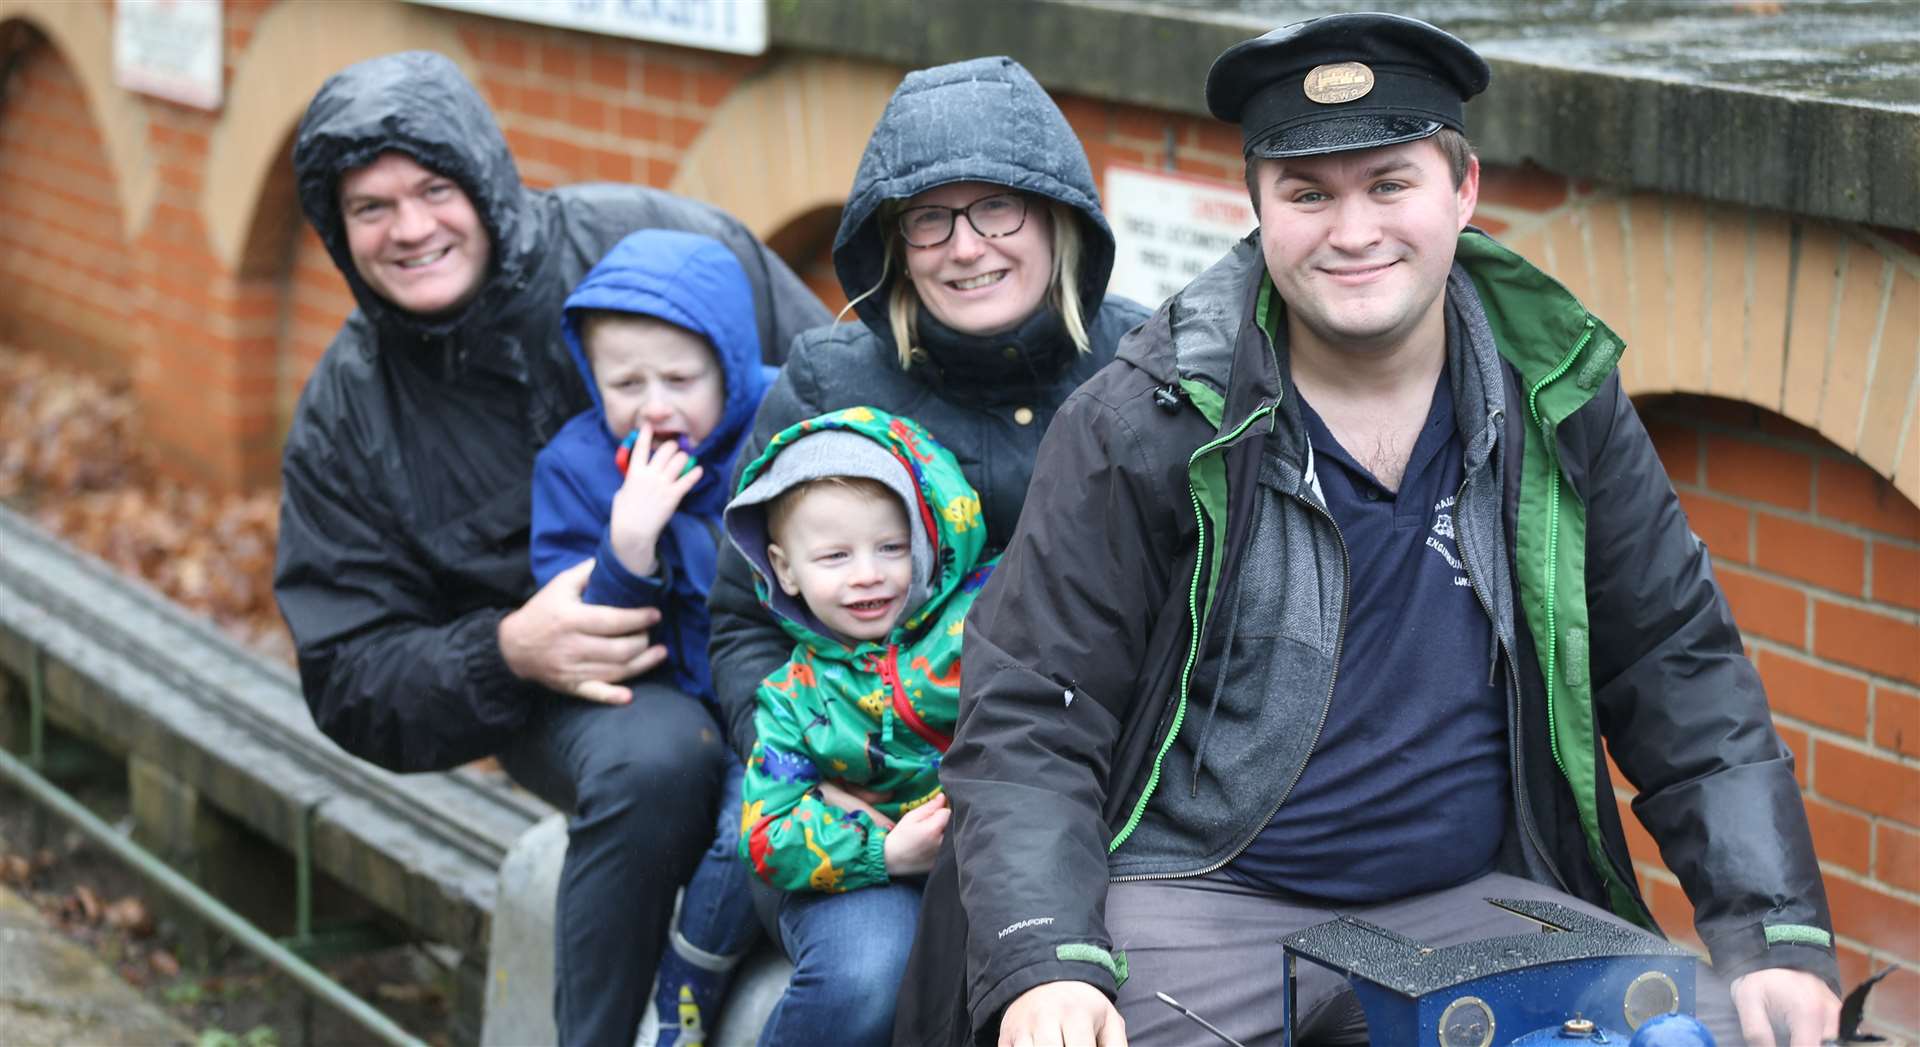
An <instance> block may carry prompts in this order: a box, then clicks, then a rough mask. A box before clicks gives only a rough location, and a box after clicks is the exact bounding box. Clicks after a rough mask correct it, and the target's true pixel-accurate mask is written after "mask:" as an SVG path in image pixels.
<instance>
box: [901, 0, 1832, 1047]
mask: <svg viewBox="0 0 1920 1047" xmlns="http://www.w3.org/2000/svg"><path fill="white" fill-rule="evenodd" d="M1489 76H1490V73H1489V69H1488V67H1487V64H1486V63H1485V62H1484V61H1483V60H1482V59H1481V58H1480V56H1479V55H1477V54H1476V53H1474V51H1473V50H1472V49H1471V48H1470V47H1468V46H1467V45H1466V44H1464V43H1462V42H1461V41H1459V40H1457V39H1455V38H1454V37H1452V36H1450V35H1448V34H1446V33H1444V32H1442V31H1440V30H1439V29H1436V28H1434V27H1433V26H1430V25H1427V24H1426V23H1424V22H1420V21H1417V20H1415V19H1411V18H1403V17H1398V16H1394V15H1384V14H1351V15H1338V16H1332V17H1327V18H1320V19H1315V20H1313V21H1309V22H1303V23H1301V24H1299V25H1295V26H1290V27H1287V28H1284V29H1280V30H1277V31H1275V32H1273V33H1269V34H1267V35H1266V36H1263V37H1260V38H1258V39H1256V40H1250V41H1247V42H1245V43H1242V44H1239V45H1237V46H1235V47H1233V48H1231V49H1229V50H1228V51H1227V52H1226V53H1225V54H1223V55H1221V56H1220V58H1219V60H1218V61H1217V62H1215V64H1214V66H1213V70H1212V72H1211V73H1210V74H1209V75H1208V78H1207V101H1208V105H1209V107H1210V108H1211V109H1212V111H1213V113H1214V115H1216V116H1218V117H1219V118H1221V119H1223V120H1227V121H1230V122H1234V123H1237V124H1239V125H1240V127H1241V129H1242V132H1243V135H1244V140H1245V149H1246V157H1247V182H1248V188H1249V190H1250V191H1251V192H1252V194H1253V202H1254V207H1255V210H1256V211H1257V212H1258V214H1259V217H1260V228H1259V230H1258V232H1257V234H1255V235H1252V236H1249V237H1248V238H1247V239H1246V240H1245V241H1243V242H1241V243H1240V244H1239V245H1237V246H1236V247H1234V248H1233V250H1231V251H1230V252H1228V254H1227V255H1226V256H1225V257H1223V258H1222V259H1220V261H1219V262H1217V263H1216V264H1215V265H1214V266H1213V267H1212V268H1211V269H1209V270H1208V271H1207V272H1205V273H1203V274H1201V275H1200V276H1199V277H1197V278H1195V279H1194V281H1193V282H1192V283H1190V284H1189V285H1188V286H1187V287H1186V288H1185V289H1184V290H1182V291H1181V292H1180V293H1179V294H1177V295H1176V296H1174V298H1173V299H1172V300H1170V301H1169V302H1168V303H1166V304H1165V305H1164V306H1162V307H1161V308H1160V310H1159V311H1158V312H1157V313H1156V314H1155V315H1154V317H1153V318H1152V319H1151V320H1150V321H1148V323H1147V324H1146V325H1145V326H1144V327H1142V328H1140V329H1138V330H1136V331H1135V332H1134V333H1133V334H1132V335H1131V336H1129V339H1128V341H1127V342H1126V343H1123V345H1122V347H1121V349H1120V353H1119V358H1118V359H1117V360H1116V362H1115V363H1113V364H1112V365H1110V366H1109V367H1107V368H1106V369H1105V370H1103V371H1102V372H1100V374H1098V375H1096V376H1095V377H1094V378H1093V379H1092V380H1091V381H1090V382H1088V384H1087V385H1085V386H1083V387H1082V388H1081V389H1080V391H1079V392H1078V393H1077V394H1076V395H1075V397H1074V398H1073V399H1072V400H1070V401H1069V402H1068V403H1067V405H1066V406H1065V407H1064V408H1063V409H1062V411H1061V414H1060V416H1059V418H1058V420H1057V421H1056V423H1055V425H1054V428H1053V429H1052V430H1051V431H1050V432H1049V434H1048V436H1047V440H1046V442H1045V444H1043V445H1042V448H1041V452H1040V458H1039V463H1038V466H1037V468H1036V470H1035V475H1034V482H1033V487H1032V493H1031V494H1030V495H1029V503H1028V511H1027V512H1026V513H1025V514H1024V515H1023V516H1022V525H1021V527H1020V530H1019V531H1018V532H1017V533H1016V534H1015V536H1014V538H1013V541H1012V544H1011V545H1010V546H1009V548H1008V550H1007V552H1006V556H1005V558H1004V559H1003V560H1002V561H1001V565H1000V567H999V569H998V571H996V573H995V575H994V579H993V581H992V582H991V583H990V584H989V585H988V587H987V589H986V591H985V592H983V593H982V595H981V597H980V600H979V602H978V604H976V606H975V608H974V611H973V614H972V616H971V617H970V618H969V621H968V639H967V645H966V653H965V664H964V676H963V678H964V681H965V683H964V697H963V701H962V714H961V721H960V728H959V733H958V735H957V737H956V739H955V742H954V745H953V748H952V749H951V750H950V751H949V753H948V755H947V760H946V763H945V765H944V766H943V768H942V772H941V777H942V780H943V782H944V783H945V785H946V787H947V789H948V792H949V794H950V795H951V797H952V799H953V803H954V809H955V818H954V821H953V825H952V828H951V831H950V837H951V838H952V839H953V841H954V847H953V854H954V856H955V860H956V863H957V864H956V868H957V875H955V876H954V880H953V882H954V883H955V884H956V889H957V891H958V894H959V896H960V900H961V902H962V903H963V906H964V913H965V920H966V925H967V933H966V935H965V942H966V946H965V949H964V952H965V958H966V967H967V971H966V978H965V983H966V986H967V988H966V999H967V1007H968V1013H967V1015H966V1017H965V1018H964V1020H963V1023H964V1024H965V1025H967V1026H968V1028H967V1030H966V1031H967V1032H968V1033H969V1034H974V1035H981V1036H986V1037H994V1036H997V1037H998V1039H999V1042H1001V1043H1003V1044H1059V1043H1067V1044H1086V1043H1097V1044H1101V1045H1106V1047H1111V1045H1114V1044H1120V1043H1124V1042H1127V1041H1128V1040H1132V1041H1133V1042H1136V1043H1152V1044H1162V1043H1195V1044H1200V1043H1212V1042H1215V1041H1214V1040H1213V1039H1212V1037H1211V1034H1210V1033H1208V1032H1206V1031H1205V1030H1203V1029H1201V1028H1200V1027H1199V1026H1198V1025H1195V1024H1192V1023H1190V1022H1189V1021H1188V1020H1187V1019H1186V1018H1184V1017H1183V1016H1181V1015H1180V1014H1178V1013H1176V1012H1175V1011H1173V1010H1171V1009H1169V1008H1166V1007H1164V1006H1162V1005H1161V1004H1160V1003H1158V1002H1157V1001H1155V999H1154V994H1155V993H1156V992H1166V993H1169V994H1171V995H1172V996H1174V997H1176V998H1178V999H1179V1000H1181V1001H1182V1002H1183V1003H1185V1004H1186V1005H1188V1006H1189V1007H1191V1008H1192V1009H1193V1010H1195V1011H1196V1012H1198V1013H1200V1014H1202V1015H1204V1016H1206V1017H1207V1018H1209V1019H1210V1020H1212V1021H1213V1022H1214V1023H1215V1024H1216V1025H1219V1026H1220V1027H1222V1028H1223V1029H1225V1030H1226V1031H1227V1032H1228V1033H1230V1034H1231V1035H1233V1036H1234V1037H1236V1038H1237V1039H1239V1040H1240V1041H1241V1042H1243V1043H1247V1044H1256V1043H1273V1042H1275V1041H1276V1038H1277V1036H1278V1034H1279V1031H1280V1029H1279V1025H1280V1020H1281V1014H1280V1006H1279V1003H1278V1000H1277V992H1276V990H1277V988H1278V986H1279V980H1280V968H1281V946H1280V940H1281V938H1282V937H1283V936H1284V935H1286V934H1288V933H1290V932H1292V931H1296V930H1298V929H1301V928H1303V927H1306V926H1309V925H1312V924H1316V923H1319V922H1321V921H1323V920H1326V919H1328V918H1331V917H1333V916H1335V915H1337V914H1354V915H1358V916H1360V917H1362V918H1364V919H1367V920H1369V921H1371V922H1373V923H1376V924H1379V925H1381V926H1384V927H1387V928H1388V929H1390V930H1393V931H1396V932H1399V933H1401V934H1404V935H1406V936H1408V937H1410V938H1413V939H1416V940H1419V941H1423V942H1426V943H1428V944H1433V945H1446V944H1451V943H1454V942H1459V941H1466V940H1471V939H1477V938H1484V937H1489V936H1493V935H1497V934H1503V933H1516V932H1518V931H1520V930H1523V929H1525V926H1524V925H1521V922H1520V921H1518V920H1517V918H1515V917H1512V916H1511V915H1510V914H1506V913H1503V912H1502V911H1500V910H1497V909H1494V908H1493V907H1491V906H1488V905H1486V904H1485V903H1484V902H1483V901H1482V899H1484V898H1486V897H1502V898H1523V899H1542V900H1552V901H1556V902H1559V903H1561V904H1564V905H1568V906H1571V907H1575V908H1578V909H1581V910H1582V911H1585V912H1588V913H1591V914H1596V915H1599V916H1602V917H1604V918H1605V919H1608V920H1613V921H1627V922H1632V923H1637V924H1643V925H1648V926H1651V922H1652V921H1651V917H1650V916H1649V915H1648V912H1647V908H1646V906H1645V903H1644V901H1643V899H1642V898H1641V897H1640V894H1639V891H1638V889H1637V886H1636V884H1635V880H1634V875H1633V870H1632V865H1631V862H1630V859H1629V857H1628V852H1627V847H1626V843H1625V840H1624V838H1623V836H1622V834H1621V830H1620V826H1619V824H1618V818H1617V815H1616V811H1615V807H1614V801H1613V784H1612V782H1611V781H1610V780H1609V769H1608V764H1607V759H1606V755H1605V754H1607V753H1611V755H1612V757H1613V759H1614V760H1615V761H1617V763H1618V766H1619V768H1620V769H1621V771H1622V772H1623V773H1624V774H1625V776H1626V777H1627V779H1628V780H1629V781H1630V782H1631V783H1632V784H1633V785H1634V786H1635V787H1636V788H1637V789H1638V790H1639V797H1638V799H1637V800H1636V801H1635V804H1634V807H1635V811H1636V813H1637V814H1638V816H1639V817H1640V819H1641V821H1642V822H1643V823H1644V824H1645V825H1646V826H1647V828H1648V829H1649V830H1650V831H1651V832H1652V834H1653V836H1654V838H1655V839H1656V840H1657V841H1658V842H1659V844H1660V847H1661V852H1662V854H1663V856H1664V857H1665V859H1666V862H1667V865H1668V867H1669V868H1671V869H1672V870H1673V871H1674V873H1675V875H1677V876H1678V877H1679V879H1680V881H1681V885H1682V886H1683V887H1684V888H1685V889H1686V891H1687V894H1688V895H1689V897H1691V898H1692V899H1693V900H1694V902H1695V915H1694V922H1695V926H1696V928H1697V929H1698V931H1699V934H1700V936H1701V938H1702V939H1703V940H1704V941H1705V942H1706V943H1707V945H1708V947H1709V948H1710V949H1711V951H1712V959H1713V962H1714V965H1715V968H1716V972H1713V973H1707V972H1703V975H1702V978H1701V981H1700V993H1699V1011H1700V1013H1701V1015H1702V1017H1703V1019H1704V1020H1706V1021H1707V1022H1708V1024H1709V1025H1710V1026H1712V1027H1713V1028H1714V1029H1715V1031H1716V1033H1717V1034H1718V1035H1719V1036H1720V1037H1721V1042H1722V1043H1728V1042H1735V1041H1737V1040H1738V1039H1739V1038H1740V1036H1741V1035H1742V1032H1743V1031H1744V1034H1745V1036H1746V1037H1748V1038H1749V1039H1750V1040H1751V1041H1752V1042H1756V1043H1768V1042H1769V1041H1770V1040H1771V1038H1772V1030H1771V1029H1770V1028H1769V1026H1771V1025H1774V1024H1778V1025H1780V1026H1781V1027H1783V1028H1784V1029H1786V1030H1787V1031H1788V1032H1787V1034H1788V1036H1789V1037H1790V1039H1791V1042H1793V1043H1796V1044H1798V1043H1811V1042H1816V1041H1818V1040H1819V1039H1820V1038H1822V1037H1823V1036H1827V1035H1832V1033H1833V1032H1834V1029H1835V1024H1836V1017H1837V1012H1838V1002H1837V1000H1836V999H1835V997H1834V994H1833V991H1832V988H1831V986H1832V985H1833V984H1834V983H1835V981H1836V968H1835V964H1834V956H1833V948H1832V941H1833V939H1832V934H1831V922H1830V919H1829V916H1828V911H1827V902H1826V896H1825V893H1824V891H1823V889H1822V886H1821V880H1820V871H1819V867H1818V865H1817V864H1816V862H1815V860H1814V854H1813V847H1812V842H1811V839H1810V836H1809V832H1808V829H1807V821H1806V815H1805V812H1804V810H1803V807H1802V804H1801V799H1800V793H1799V790H1798V788H1797V786H1796V785H1795V782H1794V777H1793V765H1792V758H1791V756H1790V754H1789V753H1788V751H1787V749H1786V747H1785V746H1784V745H1782V744H1781V742H1780V739H1779V737H1778V736H1777V735H1776V734H1775V732H1774V730H1773V727H1772V725H1771V721H1770V719H1769V716H1768V710H1767V702H1766V696H1765V695H1764V694H1763V693H1762V690H1761V687H1760V681H1759V678H1758V676H1757V675H1756V674H1755V672H1754V670H1753V667H1752V665H1751V664H1750V663H1749V662H1748V661H1747V659H1746V657H1745V655H1744V654H1743V650H1742V646H1741V640H1740V634H1739V632H1738V631H1737V630H1736V629H1735V627H1734V623H1733V618H1732V616H1731V615H1730V614H1729V612H1728V610H1727V606H1726V602H1725V601H1724V599H1722V597H1721V594H1720V591H1719V589H1718V588H1717V586H1716V584H1715V581H1714V577H1713V572H1712V569H1711V567H1710V566H1709V562H1708V555H1707V550H1706V549H1705V548H1704V547H1703V546H1702V545H1701V543H1700V541H1699V540H1698V539H1697V538H1695V537H1694V535H1693V534H1692V533H1691V532H1690V531H1689V530H1688V528H1687V523H1686V519H1685V517H1684V515H1683V514H1682V513H1681V511H1680V506H1679V503H1678V501H1677V500H1676V499H1675V496H1674V493H1673V489H1672V486H1671V485H1670V483H1669V482H1668V480H1667V477H1666V474H1665V472H1664V471H1663V470H1662V468H1661V465H1660V461H1659V459H1658V458H1657V457H1656V456H1655V453H1654V449H1653V445H1652V443H1651V441H1650V440H1649V439H1648V437H1647V434H1646V431H1645V429H1644V428H1643V427H1642V426H1641V423H1640V420H1639V418H1638V417H1637V416H1636V415H1635V413H1634V410H1633V406H1632V404H1631V403H1630V402H1629V401H1628V399H1627V396H1626V394H1625V392H1624V391H1623V390H1622V388H1621V385H1620V378H1619V374H1618V372H1617V370H1616V368H1615V364H1616V362H1617V360H1618V359H1619V356H1620V353H1621V351H1622V348H1623V346H1622V344H1621V340H1620V338H1619V337H1618V336H1617V335H1615V334H1614V332H1613V331H1611V330H1610V329H1609V328H1608V327H1607V326H1606V324H1605V323H1604V322H1602V321H1601V320H1600V319H1599V318H1597V317H1595V316H1593V315H1591V314H1590V313H1588V312H1587V310H1586V309H1585V308H1583V307H1582V306H1581V305H1580V303H1579V302H1578V301H1576V300H1575V299H1574V298H1573V296H1572V295H1570V294H1569V293H1568V292H1567V291H1566V290H1565V289H1564V288H1562V287H1561V286H1560V285H1559V284H1557V283H1555V282H1554V281H1553V280H1552V279H1551V278H1550V277H1548V276H1547V275H1546V274H1544V273H1542V272H1540V271H1539V270H1537V269H1535V268H1534V267H1532V266H1531V265H1529V264H1528V263H1527V262H1526V261H1525V260H1524V259H1522V258H1520V257H1519V256H1517V255H1515V254H1514V253H1513V252H1511V251H1509V250H1508V249H1506V248H1504V247H1502V246H1501V245H1500V244H1498V243H1496V242H1494V241H1493V240H1492V239H1491V238H1489V237H1487V236H1486V235H1484V234H1482V233H1481V232H1479V231H1478V230H1476V229H1473V228H1472V227H1470V226H1469V225H1468V222H1469V220H1470V219H1471V218H1472V216H1473V210H1474V205H1475V202H1476V200H1477V197H1478V192H1479V184H1480V169H1479V162H1478V161H1477V159H1476V158H1475V157H1474V156H1473V152H1472V150H1471V148H1470V147H1469V146H1468V144H1467V141H1466V138H1465V137H1464V131H1465V119H1464V109H1465V103H1466V101H1467V100H1468V99H1469V98H1471V97H1473V96H1474V95H1475V94H1477V93H1479V92H1480V91H1481V90H1483V89H1484V88H1486V86H1487V84H1488V80H1489ZM943 875H946V873H944V872H943V871H942V870H940V869H936V871H935V874H934V881H935V883H936V884H937V883H938V882H939V881H940V880H941V879H942V877H943ZM929 892H930V894H935V893H937V891H936V888H935V887H930V888H929ZM932 904H933V903H932V902H930V903H929V907H930V909H931V906H932ZM927 919H928V920H929V921H933V920H934V918H933V917H931V916H929V917H927ZM925 945H926V947H927V948H928V949H929V950H931V949H935V948H938V946H939V943H938V942H937V941H934V940H930V941H929V942H928V943H925ZM1729 980H1730V981H1731V983H1732V992H1731V998H1729V991H1728V981H1729ZM1301 993H1302V996H1301V1011H1300V1014H1301V1018H1300V1026H1299V1029H1298V1030H1297V1031H1298V1032H1299V1033H1300V1034H1301V1036H1302V1037H1303V1038H1304V1039H1305V1040H1307V1041H1308V1042H1356V1041H1357V1042H1365V1031H1364V1028H1363V1023H1362V1022H1361V1020H1360V1015H1359V1012H1358V1008H1357V1006H1356V1004H1355V1003H1354V1000H1353V998H1352V996H1351V994H1350V993H1348V992H1347V991H1345V989H1344V985H1343V983H1341V982H1340V981H1339V979H1338V978H1337V976H1335V975H1332V974H1331V973H1328V972H1323V971H1320V970H1319V969H1317V968H1309V967H1308V965H1302V973H1301ZM1736 1009H1737V1012H1738V1017H1737V1018H1736V1017H1735V1012H1736ZM919 1020H920V1019H919V1017H918V1016H917V1015H916V1014H915V1013H913V1012H911V1011H908V1012H907V1013H904V1014H903V1017H902V1024H901V1026H900V1029H901V1030H902V1033H903V1035H904V1036H911V1035H913V1034H915V1033H916V1032H918V1031H921V1030H924V1029H925V1028H927V1027H928V1026H926V1025H924V1024H923V1025H920V1026H916V1025H914V1024H913V1023H914V1022H916V1021H919Z"/></svg>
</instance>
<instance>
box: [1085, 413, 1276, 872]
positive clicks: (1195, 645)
mask: <svg viewBox="0 0 1920 1047" xmlns="http://www.w3.org/2000/svg"><path fill="white" fill-rule="evenodd" d="M1274 403H1275V402H1266V403H1262V404H1261V405H1260V406H1258V407H1256V408H1254V410H1253V413H1251V414H1249V415H1247V417H1246V418H1244V419H1242V420H1241V422H1240V424H1239V425H1236V426H1234V427H1233V431H1232V432H1229V433H1227V434H1226V435H1224V436H1216V437H1214V438H1213V439H1212V440H1210V441H1208V442H1207V443H1204V444H1202V445H1200V447H1199V449H1198V450H1196V451H1194V452H1193V454H1191V455H1189V456H1188V457H1187V477H1188V479H1187V498H1188V500H1189V501H1191V502H1192V503H1193V521H1194V524H1195V532H1194V533H1195V539H1194V557H1193V578H1192V580H1191V581H1190V582H1189V583H1188V585H1187V620H1188V622H1190V623H1191V625H1192V636H1191V637H1190V639H1189V640H1188V643H1187V660H1186V663H1185V664H1183V665H1182V666H1181V667H1180V698H1179V701H1178V702H1176V703H1175V705H1174V709H1173V723H1172V724H1171V725H1170V726H1169V727H1168V728H1167V736H1166V737H1165V738H1163V739H1161V741H1160V748H1159V750H1158V751H1157V752H1155V753H1154V754H1153V769H1152V770H1151V771H1149V772H1147V785H1146V788H1145V789H1142V790H1141V791H1140V798H1139V799H1138V800H1136V801H1134V804H1133V811H1132V812H1131V813H1130V814H1128V815H1127V822H1126V824H1125V825H1122V826H1121V827H1120V831H1119V832H1117V833H1114V834H1113V839H1112V841H1110V842H1109V843H1108V844H1107V853H1108V854H1112V853H1113V852H1114V851H1117V850H1119V849H1120V845H1121V844H1123V843H1126V842H1127V837H1129V836H1132V835H1133V831H1134V830H1135V829H1137V828H1139V826H1140V819H1141V818H1142V817H1143V816H1144V815H1145V814H1146V813H1147V801H1148V800H1151V799H1152V798H1153V791H1154V789H1156V788H1158V787H1159V785H1160V765H1161V763H1162V762H1163V761H1165V760H1166V758H1167V751H1168V750H1169V749H1172V748H1173V740H1174V739H1175V738H1178V737H1179V736H1180V723H1181V721H1183V720H1185V719H1186V717H1187V687H1188V684H1189V683H1190V682H1191V680H1192V677H1193V665H1194V661H1195V659H1196V658H1198V657H1199V654H1200V625H1201V622H1200V573H1201V571H1203V570H1205V569H1206V566H1207V519H1206V512H1205V511H1204V510H1203V509H1202V508H1201V506H1200V496H1199V495H1197V494H1195V493H1194V492H1193V479H1192V477H1193V467H1194V463H1196V462H1198V461H1199V460H1200V456H1201V455H1204V454H1209V453H1212V452H1213V451H1215V450H1218V449H1219V448H1221V447H1224V446H1226V445H1227V444H1230V443H1232V442H1234V441H1235V440H1238V439H1239V438H1240V436H1241V434H1243V433H1245V432H1246V431H1247V429H1248V427H1250V426H1252V425H1253V423H1255V422H1257V421H1259V420H1260V419H1261V418H1262V417H1264V416H1266V415H1269V414H1272V413H1273V408H1274Z"/></svg>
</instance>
